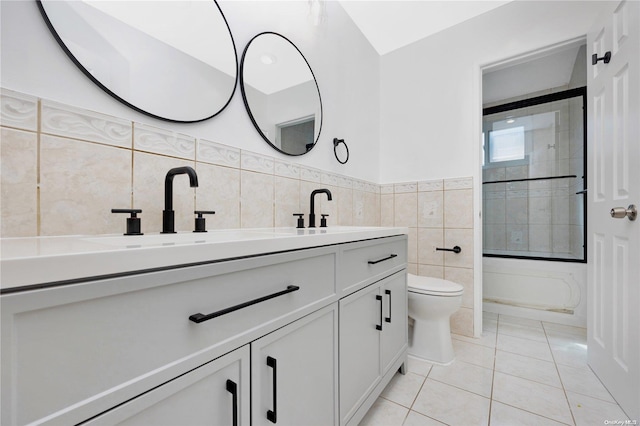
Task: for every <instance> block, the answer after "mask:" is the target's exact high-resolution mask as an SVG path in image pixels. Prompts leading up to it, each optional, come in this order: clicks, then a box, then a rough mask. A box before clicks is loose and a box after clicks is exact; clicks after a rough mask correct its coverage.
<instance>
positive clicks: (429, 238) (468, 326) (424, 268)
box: [380, 177, 474, 336]
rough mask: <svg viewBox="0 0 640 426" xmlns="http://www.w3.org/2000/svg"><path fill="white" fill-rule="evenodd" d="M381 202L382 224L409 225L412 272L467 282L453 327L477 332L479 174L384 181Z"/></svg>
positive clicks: (454, 329) (455, 331) (467, 334)
mask: <svg viewBox="0 0 640 426" xmlns="http://www.w3.org/2000/svg"><path fill="white" fill-rule="evenodd" d="M380 205H381V213H380V216H381V217H380V221H381V225H382V226H406V227H409V231H410V232H409V272H411V273H414V274H418V275H424V276H432V277H437V278H444V279H447V280H451V281H454V282H458V283H460V284H462V285H464V295H463V298H462V307H461V308H460V309H459V310H458V312H456V313H455V314H454V315H453V316H452V318H451V330H452V331H453V332H454V333H457V334H462V335H465V336H473V299H474V297H473V257H474V244H473V178H471V177H467V178H457V179H445V180H433V181H425V182H409V183H397V184H393V185H382V187H381V196H380ZM456 245H457V246H460V248H461V249H462V251H461V252H460V253H459V254H456V253H453V252H444V251H436V247H446V248H452V247H454V246H456Z"/></svg>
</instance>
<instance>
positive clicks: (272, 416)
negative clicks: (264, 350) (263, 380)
mask: <svg viewBox="0 0 640 426" xmlns="http://www.w3.org/2000/svg"><path fill="white" fill-rule="evenodd" d="M267 365H268V366H269V367H271V368H273V410H267V420H269V421H270V422H271V423H275V422H276V421H278V414H277V412H278V408H277V407H278V405H277V401H276V395H277V394H278V387H277V383H278V372H277V371H276V359H275V358H272V357H270V356H268V357H267Z"/></svg>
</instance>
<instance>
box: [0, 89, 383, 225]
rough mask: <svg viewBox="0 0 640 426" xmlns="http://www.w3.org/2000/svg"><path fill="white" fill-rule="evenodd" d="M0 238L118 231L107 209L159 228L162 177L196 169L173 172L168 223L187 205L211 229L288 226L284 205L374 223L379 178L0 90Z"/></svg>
mask: <svg viewBox="0 0 640 426" xmlns="http://www.w3.org/2000/svg"><path fill="white" fill-rule="evenodd" d="M0 99H1V113H2V115H1V123H0V124H1V125H2V146H1V151H0V152H1V160H2V199H1V201H2V204H1V210H2V229H1V235H2V237H21V236H36V235H70V234H109V233H119V232H124V227H125V217H124V216H123V215H115V214H112V213H110V211H111V209H112V208H137V209H142V214H140V217H141V218H142V231H143V232H145V233H154V232H159V231H160V229H161V227H162V210H163V208H164V177H165V175H166V172H167V171H168V170H169V169H171V168H172V167H178V166H191V167H193V168H195V169H196V172H197V173H198V178H199V184H200V185H199V187H198V188H197V189H195V190H194V189H192V188H190V187H189V185H188V180H187V178H186V176H177V177H176V178H175V179H174V200H173V202H174V210H175V211H176V230H178V231H190V230H192V229H193V226H194V215H193V211H194V210H195V209H199V210H215V211H216V214H215V215H214V216H211V217H209V218H208V219H207V225H208V227H209V228H210V229H221V228H254V227H273V226H277V227H279V226H294V225H295V223H296V222H295V218H294V217H293V213H298V212H300V213H305V216H306V214H307V213H308V210H309V196H310V194H311V191H313V190H314V189H317V188H328V189H329V190H331V192H332V193H333V201H331V202H328V201H327V200H326V198H323V197H319V198H318V203H317V204H318V205H317V206H316V213H317V214H319V213H328V214H329V215H330V216H329V224H335V225H362V226H376V225H380V186H379V185H378V184H375V183H371V182H365V181H361V180H357V179H353V178H349V177H346V176H340V175H336V174H332V173H327V172H324V171H322V170H317V169H312V168H307V167H303V166H300V165H298V164H296V163H290V162H287V161H283V160H280V159H277V158H273V157H269V156H265V155H260V154H256V153H252V152H249V151H245V150H240V149H238V148H234V147H232V146H227V145H222V144H219V143H216V142H212V141H208V140H204V139H196V138H194V137H191V136H189V135H186V134H179V133H175V132H171V131H167V130H165V129H162V128H158V127H153V126H150V125H147V124H143V123H137V122H131V121H127V120H123V119H120V118H116V117H111V116H106V115H104V114H100V113H96V112H92V111H87V110H83V109H78V108H74V107H71V106H68V105H62V104H59V103H56V102H52V101H48V100H45V99H38V98H36V97H33V96H29V95H24V94H21V93H17V92H13V91H10V90H5V89H2V96H1V98H0Z"/></svg>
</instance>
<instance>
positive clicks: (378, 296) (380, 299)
mask: <svg viewBox="0 0 640 426" xmlns="http://www.w3.org/2000/svg"><path fill="white" fill-rule="evenodd" d="M376 300H379V301H380V324H376V330H379V331H382V296H380V295H379V294H376Z"/></svg>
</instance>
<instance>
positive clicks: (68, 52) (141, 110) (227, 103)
mask: <svg viewBox="0 0 640 426" xmlns="http://www.w3.org/2000/svg"><path fill="white" fill-rule="evenodd" d="M211 1H213V2H214V3H215V5H216V7H217V8H218V11H219V12H220V15H221V16H222V19H223V20H224V23H225V24H226V26H227V30H228V31H229V36H230V37H231V44H232V45H233V54H234V56H235V64H236V79H235V82H234V83H233V90H232V91H231V95H230V96H229V99H227V102H226V103H225V104H224V105H223V106H222V108H220V109H219V110H218V111H217V112H216V113H214V114H212V115H210V116H208V117H205V118H200V119H198V120H174V119H171V118H167V117H161V116H159V115H155V114H152V113H150V112H147V111H145V110H143V109H141V108H139V107H137V106H135V105H133V104H131V103H129V102H128V101H126V100H124V99H123V98H121V97H120V96H118V95H117V94H115V93H114V92H112V91H111V90H110V89H108V88H107V87H106V86H105V85H104V84H102V83H101V82H100V81H98V80H97V79H96V78H95V77H94V76H93V75H92V74H91V73H90V72H89V71H88V70H87V69H86V68H85V67H84V66H83V65H82V64H81V63H80V61H78V59H76V57H75V56H74V55H73V53H71V51H70V50H69V48H68V47H67V46H66V45H65V44H64V41H62V38H60V35H59V34H58V32H57V31H56V29H55V28H54V26H53V24H52V23H51V21H50V20H49V17H48V16H47V12H46V11H45V10H44V6H43V5H42V0H36V4H37V5H38V9H40V14H42V18H43V19H44V21H45V23H46V24H47V27H48V28H49V31H50V32H51V34H52V35H53V37H54V38H55V39H56V41H57V42H58V44H59V45H60V47H61V48H62V50H64V52H65V53H66V54H67V56H68V57H69V59H71V61H73V63H74V64H76V66H77V67H78V68H79V69H80V71H82V73H83V74H84V75H86V76H87V77H88V78H89V79H90V80H91V81H93V82H94V83H95V84H96V85H97V86H98V87H100V88H101V89H102V90H104V91H105V92H106V93H107V94H109V95H110V96H111V97H113V98H114V99H116V100H117V101H119V102H121V103H123V104H124V105H126V106H128V107H129V108H131V109H133V110H135V111H138V112H139V113H142V114H144V115H147V116H149V117H153V118H157V119H158V120H163V121H169V122H172V123H198V122H201V121H206V120H208V119H210V118H212V117H215V116H216V115H218V114H220V113H221V112H222V111H224V109H225V108H226V107H227V105H229V103H230V102H231V99H233V95H234V94H235V93H236V88H237V87H238V74H239V69H238V51H237V49H236V42H235V40H234V39H233V33H232V32H231V28H230V27H229V22H227V18H226V16H224V13H222V9H220V5H219V4H218V2H217V1H216V0H211Z"/></svg>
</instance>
